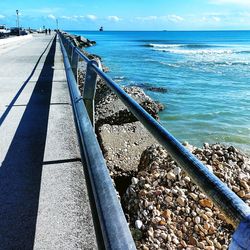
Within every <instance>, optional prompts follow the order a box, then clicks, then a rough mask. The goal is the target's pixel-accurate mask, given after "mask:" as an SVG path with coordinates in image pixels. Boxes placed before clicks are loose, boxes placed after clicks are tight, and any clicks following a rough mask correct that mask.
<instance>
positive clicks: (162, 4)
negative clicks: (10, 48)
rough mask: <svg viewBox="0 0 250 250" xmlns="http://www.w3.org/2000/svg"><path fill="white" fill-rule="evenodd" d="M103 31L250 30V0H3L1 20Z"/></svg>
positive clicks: (12, 24)
mask: <svg viewBox="0 0 250 250" xmlns="http://www.w3.org/2000/svg"><path fill="white" fill-rule="evenodd" d="M16 9H18V10H19V12H20V23H21V25H22V26H23V27H32V28H40V27H43V25H45V26H46V27H48V28H49V27H50V28H55V27H56V19H58V23H59V28H61V29H80V30H81V29H82V30H97V29H98V28H99V27H100V26H104V28H105V30H218V29H223V30H228V29H248V30H249V29H250V0H154V1H153V0H124V1H119V0H78V1H76V0H67V1H66V0H53V1H48V0H43V1H39V0H37V1H34V0H11V1H10V0H0V24H6V25H7V26H9V27H12V26H15V25H16Z"/></svg>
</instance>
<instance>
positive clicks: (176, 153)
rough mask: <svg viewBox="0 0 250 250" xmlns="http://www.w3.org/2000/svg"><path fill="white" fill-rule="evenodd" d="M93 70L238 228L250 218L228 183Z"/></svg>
mask: <svg viewBox="0 0 250 250" xmlns="http://www.w3.org/2000/svg"><path fill="white" fill-rule="evenodd" d="M92 67H93V68H94V70H95V71H96V73H97V74H98V75H99V76H100V77H101V78H102V79H103V80H104V81H105V82H106V84H107V86H108V87H109V88H110V89H111V90H112V91H113V92H114V93H115V94H116V95H117V96H118V97H119V98H120V100H121V101H122V102H123V103H124V104H125V105H126V106H127V108H128V109H129V110H130V111H131V112H132V113H133V114H134V115H135V117H136V118H137V119H138V120H139V121H140V122H141V123H142V124H143V125H144V126H145V127H146V128H147V130H148V131H149V132H150V133H151V134H152V135H153V136H154V137H155V138H156V139H157V140H158V142H159V143H160V144H161V145H163V146H164V147H165V148H166V149H167V151H168V152H169V154H170V155H171V156H172V157H173V158H174V160H175V161H176V162H178V164H179V165H180V166H181V167H182V168H183V169H184V170H185V171H186V173H187V174H188V175H189V176H190V177H191V178H192V180H193V181H194V182H195V183H196V184H197V185H198V186H199V187H200V188H201V189H202V190H203V192H204V193H205V194H207V195H208V196H209V197H210V198H211V200H212V201H213V202H214V203H215V204H216V205H217V206H218V207H219V209H221V211H223V212H224V214H225V215H226V217H227V218H228V219H229V220H230V222H231V223H232V224H233V225H234V226H235V227H236V226H237V225H238V224H239V223H240V222H241V221H242V220H243V219H245V218H246V217H247V216H248V215H250V208H249V206H248V205H247V204H246V203H245V202H244V201H243V200H242V199H240V198H239V197H238V196H237V195H236V194H235V193H234V192H233V191H232V190H231V189H229V188H228V187H227V186H226V184H224V183H223V182H222V181H221V180H220V179H219V178H218V177H217V176H215V175H214V174H213V173H212V172H211V171H210V170H208V168H207V167H205V166H204V165H203V164H202V163H201V162H200V161H199V160H198V159H197V158H196V157H195V156H194V155H193V154H191V153H190V152H189V151H188V150H187V149H186V148H185V147H184V146H183V145H182V144H181V143H180V142H179V141H178V140H177V139H175V137H174V136H172V135H171V134H170V133H169V132H168V131H167V130H166V129H165V128H163V127H162V126H161V125H160V124H159V123H158V122H157V121H156V120H155V119H154V118H153V117H152V116H151V115H150V114H149V113H148V112H147V111H145V110H144V109H143V108H142V107H141V106H140V105H139V104H138V103H137V102H136V101H135V100H134V99H133V98H131V97H130V96H129V95H128V94H127V93H126V92H125V91H124V90H123V89H122V88H120V87H119V85H118V84H116V83H115V82H114V81H113V80H112V79H111V78H110V77H109V76H108V75H107V74H105V73H104V72H103V71H101V70H100V69H99V68H98V67H97V66H96V65H95V64H92Z"/></svg>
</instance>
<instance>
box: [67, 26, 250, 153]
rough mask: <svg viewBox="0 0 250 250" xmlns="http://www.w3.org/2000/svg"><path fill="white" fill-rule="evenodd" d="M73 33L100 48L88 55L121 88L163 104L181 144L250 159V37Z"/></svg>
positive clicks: (235, 34)
mask: <svg viewBox="0 0 250 250" xmlns="http://www.w3.org/2000/svg"><path fill="white" fill-rule="evenodd" d="M70 32H71V33H73V34H77V35H82V36H85V37H87V38H88V39H90V40H95V41H96V42H97V45H96V46H94V47H91V48H88V49H87V50H88V51H89V52H90V53H94V54H98V55H100V56H101V57H102V59H103V62H104V63H105V65H106V66H107V67H109V69H110V72H109V73H108V74H109V75H110V76H111V77H112V78H113V79H114V80H115V81H116V82H117V83H119V84H120V85H122V86H130V85H135V86H141V87H143V88H144V89H145V92H146V93H147V94H148V95H149V96H151V97H152V98H153V99H155V100H157V101H159V102H161V103H162V104H163V105H164V106H165V109H164V111H162V112H161V113H160V119H161V123H162V124H163V126H164V127H165V128H166V129H167V130H168V131H170V132H171V133H172V134H173V135H174V136H175V137H176V138H177V139H179V140H180V141H188V142H189V143H191V144H194V145H196V146H201V145H202V144H203V143H204V142H209V143H216V142H221V143H224V144H227V145H234V146H236V147H237V148H240V149H241V150H243V151H245V152H246V153H247V154H250V31H206V32H205V31H204V32H203V31H196V32H191V31H190V32H188V31H186V32H184V31H183V32H181V31H180V32H174V31H165V32H164V31H157V32H153V31H152V32H151V31H147V32H145V31H138V32H136V31H133V32H131V31H104V32H99V31H70ZM149 87H160V88H164V89H165V90H166V92H165V93H159V92H153V91H149V90H148V88H149Z"/></svg>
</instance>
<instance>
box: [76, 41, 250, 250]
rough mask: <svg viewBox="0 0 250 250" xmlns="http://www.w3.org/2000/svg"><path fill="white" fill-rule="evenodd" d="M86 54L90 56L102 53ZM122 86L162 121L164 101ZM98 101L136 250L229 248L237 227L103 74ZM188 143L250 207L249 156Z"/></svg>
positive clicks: (103, 137) (106, 150) (99, 126)
mask: <svg viewBox="0 0 250 250" xmlns="http://www.w3.org/2000/svg"><path fill="white" fill-rule="evenodd" d="M73 40H74V39H73ZM84 47H85V46H84ZM84 53H85V55H86V56H88V57H89V58H90V59H95V58H96V57H98V56H96V55H90V54H88V53H87V52H86V51H84ZM98 58H99V59H100V57H98ZM104 69H105V70H106V68H104ZM85 70H86V64H85V63H84V62H81V66H80V70H79V88H80V90H82V88H83V84H84V77H85ZM124 90H125V91H126V92H127V93H128V94H130V95H131V96H132V97H133V98H134V99H135V100H136V101H137V102H138V103H139V104H140V105H141V106H142V107H143V108H145V109H146V110H147V111H148V112H149V113H150V114H151V115H152V116H153V117H154V118H156V119H159V118H158V114H159V112H160V111H161V110H162V109H163V106H162V105H160V104H158V103H156V102H155V101H153V100H152V99H151V98H150V97H149V96H147V95H146V94H145V93H144V92H143V90H142V89H141V88H139V87H134V86H132V87H126V88H124ZM154 90H155V91H165V90H158V89H157V88H156V89H154V88H152V91H154ZM95 102H96V110H95V112H96V117H95V124H96V134H97V138H98V140H99V143H100V145H101V148H102V151H103V154H104V157H105V160H106V162H107V167H108V168H109V172H110V176H111V177H112V178H113V180H114V183H115V185H116V188H117V191H118V192H119V195H120V199H121V202H122V205H123V209H124V212H125V215H126V217H127V220H128V223H129V225H130V229H131V232H132V234H133V237H134V239H135V242H136V245H137V248H138V249H144V250H147V249H208V250H209V249H211V250H212V249H227V248H228V246H229V243H230V240H231V236H232V233H233V231H234V229H233V227H232V226H231V225H230V224H228V223H227V222H226V220H225V217H224V216H223V214H221V213H220V211H219V210H218V209H217V208H216V207H215V206H214V205H213V203H212V201H210V200H209V199H208V198H207V196H206V195H204V194H203V193H202V192H201V191H200V190H199V189H198V187H197V186H196V185H194V184H193V183H192V181H191V180H190V178H189V177H188V176H187V175H186V174H185V173H184V172H183V171H182V170H181V168H180V167H179V166H178V164H176V163H175V162H174V160H173V159H172V158H171V157H170V156H169V154H168V152H167V151H166V150H165V149H164V148H163V147H161V146H160V145H158V144H157V142H156V141H155V139H154V138H153V137H152V136H151V135H150V134H149V133H148V132H147V131H146V130H145V129H144V127H143V126H142V125H141V124H140V122H138V121H137V119H136V118H135V117H134V116H133V114H132V113H131V112H130V111H129V110H128V109H127V108H126V107H125V106H124V105H123V104H122V102H121V101H120V100H119V99H118V98H117V97H116V96H115V95H114V94H113V93H112V92H111V91H110V90H109V89H108V87H107V86H106V85H105V83H104V82H103V81H102V80H101V79H100V78H98V83H97V91H96V100H95ZM185 146H186V147H187V148H188V149H189V150H190V152H192V153H193V154H194V155H196V156H197V157H198V159H200V160H201V161H202V162H203V163H204V164H205V165H206V166H207V167H208V168H209V170H210V171H213V172H214V174H215V175H217V176H218V177H219V178H221V179H222V181H224V182H225V183H226V184H227V185H228V186H229V187H230V188H231V189H232V190H233V191H234V192H236V193H237V194H238V195H239V196H240V197H241V198H242V199H243V200H244V201H245V202H246V203H247V204H248V205H250V193H249V192H250V189H249V187H250V182H249V180H250V178H249V177H250V161H249V158H248V157H247V156H246V155H244V154H242V153H241V152H239V151H238V150H237V149H236V148H234V147H233V146H231V147H228V146H224V145H221V144H214V145H209V144H207V143H205V144H204V146H203V148H196V147H194V146H191V145H189V144H188V143H185Z"/></svg>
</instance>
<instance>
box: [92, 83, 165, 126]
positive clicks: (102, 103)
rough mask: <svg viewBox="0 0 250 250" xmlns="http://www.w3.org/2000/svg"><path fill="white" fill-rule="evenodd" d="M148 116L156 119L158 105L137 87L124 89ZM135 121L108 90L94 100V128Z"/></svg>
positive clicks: (158, 109) (159, 107) (159, 108)
mask: <svg viewBox="0 0 250 250" xmlns="http://www.w3.org/2000/svg"><path fill="white" fill-rule="evenodd" d="M124 90H125V91H126V92H127V93H128V94H129V95H130V96H131V97H132V98H133V99H135V100H136V101H137V102H138V103H139V104H140V105H141V106H142V107H143V108H144V109H145V110H146V111H147V112H149V114H151V115H152V116H153V117H154V118H157V119H158V113H159V111H160V110H161V109H162V108H161V106H160V105H159V104H157V103H156V102H154V101H153V100H152V99H151V98H150V97H148V96H147V95H145V93H144V92H143V91H142V89H140V88H137V87H131V88H124ZM135 121H137V118H136V117H135V116H134V115H133V114H132V113H131V112H130V111H129V110H128V109H127V108H126V106H125V105H124V104H123V103H122V102H121V101H120V99H119V98H118V97H117V96H116V95H115V94H114V93H111V92H110V91H109V90H106V93H105V92H104V93H102V94H97V98H96V127H99V126H101V125H102V124H110V125H120V124H124V123H131V122H135Z"/></svg>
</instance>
